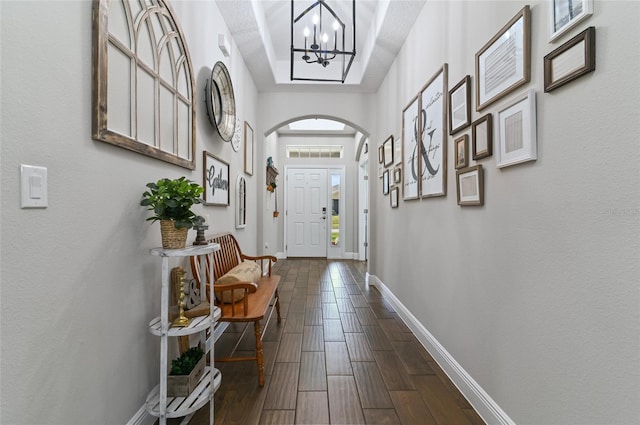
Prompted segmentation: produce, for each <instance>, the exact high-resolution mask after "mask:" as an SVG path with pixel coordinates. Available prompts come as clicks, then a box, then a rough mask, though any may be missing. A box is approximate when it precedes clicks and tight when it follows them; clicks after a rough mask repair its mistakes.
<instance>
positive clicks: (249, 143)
mask: <svg viewBox="0 0 640 425" xmlns="http://www.w3.org/2000/svg"><path fill="white" fill-rule="evenodd" d="M244 172H245V174H248V175H250V176H252V175H253V128H251V126H250V125H249V123H248V122H246V121H245V122H244Z"/></svg>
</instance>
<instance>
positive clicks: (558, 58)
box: [544, 27, 596, 93]
mask: <svg viewBox="0 0 640 425" xmlns="http://www.w3.org/2000/svg"><path fill="white" fill-rule="evenodd" d="M595 69H596V29H595V27H589V28H587V29H586V30H584V31H582V32H581V33H580V34H578V35H576V36H575V37H573V38H572V39H571V40H569V41H567V42H566V43H564V44H563V45H562V46H560V47H558V48H557V49H555V50H554V51H553V52H551V53H549V54H548V55H546V56H545V57H544V91H545V92H547V93H548V92H550V91H552V90H555V89H557V88H558V87H560V86H563V85H565V84H567V83H568V82H570V81H573V80H575V79H576V78H578V77H582V76H583V75H585V74H588V73H590V72H593V71H595Z"/></svg>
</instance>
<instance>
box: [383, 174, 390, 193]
mask: <svg viewBox="0 0 640 425" xmlns="http://www.w3.org/2000/svg"><path fill="white" fill-rule="evenodd" d="M382 194H383V195H388V194H389V170H384V173H383V174H382Z"/></svg>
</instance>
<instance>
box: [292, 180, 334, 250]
mask: <svg viewBox="0 0 640 425" xmlns="http://www.w3.org/2000/svg"><path fill="white" fill-rule="evenodd" d="M327 200H328V193H327V170H326V169H289V170H288V171H287V204H288V205H287V248H286V249H287V256H289V257H326V256H327V213H326V208H327ZM323 208H324V210H323Z"/></svg>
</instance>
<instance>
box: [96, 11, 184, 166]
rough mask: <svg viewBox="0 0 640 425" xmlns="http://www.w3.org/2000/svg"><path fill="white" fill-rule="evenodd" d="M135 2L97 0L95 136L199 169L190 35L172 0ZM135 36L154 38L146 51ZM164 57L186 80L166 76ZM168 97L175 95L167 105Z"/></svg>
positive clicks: (132, 149)
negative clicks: (185, 31)
mask: <svg viewBox="0 0 640 425" xmlns="http://www.w3.org/2000/svg"><path fill="white" fill-rule="evenodd" d="M134 3H135V7H134ZM134 3H132V2H130V1H128V0H95V1H93V14H92V16H93V74H92V75H93V79H92V83H93V87H92V89H93V96H92V98H93V99H92V116H93V119H92V129H91V135H92V137H93V139H94V140H98V141H100V142H104V143H109V144H112V145H115V146H118V147H121V148H124V149H128V150H130V151H133V152H137V153H139V154H142V155H146V156H150V157H152V158H155V159H158V160H161V161H165V162H168V163H171V164H175V165H178V166H180V167H184V168H187V169H190V170H194V169H195V168H196V160H195V155H194V153H195V149H196V124H195V121H196V94H195V86H196V84H195V81H194V78H193V68H192V65H191V58H190V55H189V50H188V49H187V43H186V38H185V37H184V34H183V32H182V29H181V27H180V24H179V22H178V20H177V19H176V14H175V13H174V11H173V9H172V8H171V5H170V2H169V1H168V0H153V1H145V2H141V3H140V2H134ZM160 22H162V25H159V23H160ZM132 40H147V43H146V44H145V46H146V47H145V49H141V48H140V46H139V45H138V46H137V47H136V43H135V42H134V41H132ZM167 51H171V54H170V55H169V54H167ZM157 58H163V59H162V60H163V62H162V64H163V66H164V68H162V69H163V70H173V73H174V74H175V75H180V78H173V79H171V78H166V76H165V75H164V74H163V73H161V72H160V71H159V69H158V63H157V62H156V60H157ZM158 87H162V93H163V95H162V96H159V95H158V94H159V92H158ZM165 99H173V100H171V101H169V103H168V106H167V104H166V103H162V104H161V102H163V101H164V100H165ZM165 106H167V107H165ZM161 113H162V117H160V114H161ZM160 120H161V121H162V126H159V127H157V128H156V127H155V126H154V123H157V122H158V121H160ZM178 129H180V131H178ZM160 140H162V148H160Z"/></svg>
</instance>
